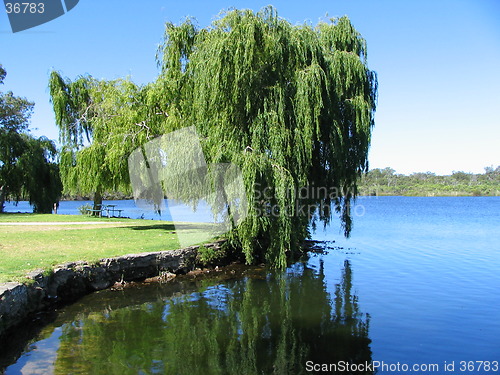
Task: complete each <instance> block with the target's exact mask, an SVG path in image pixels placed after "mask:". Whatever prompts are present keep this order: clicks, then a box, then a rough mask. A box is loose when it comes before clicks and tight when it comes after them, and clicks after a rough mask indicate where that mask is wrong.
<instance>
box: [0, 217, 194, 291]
mask: <svg viewBox="0 0 500 375" xmlns="http://www.w3.org/2000/svg"><path fill="white" fill-rule="evenodd" d="M63 221H64V222H81V221H92V222H96V223H99V224H90V225H85V224H81V225H80V224H76V225H69V224H66V225H64V224H61V225H29V223H30V222H63ZM6 222H17V223H19V222H25V223H28V225H0V283H1V282H7V281H21V282H22V281H26V280H27V279H26V277H25V275H26V273H27V272H29V271H31V270H35V269H50V268H52V267H53V266H54V265H57V264H61V263H65V262H70V261H77V260H85V261H89V262H94V261H98V260H99V259H102V258H108V257H115V256H120V255H125V254H131V253H141V252H149V251H163V250H173V249H178V248H179V242H178V239H177V233H176V232H175V227H174V225H173V224H172V223H170V222H165V221H153V220H130V219H119V218H118V219H107V218H102V219H100V218H93V217H87V216H81V215H42V214H0V223H6ZM198 228H199V225H198V226H196V225H194V224H193V225H192V227H190V225H185V226H183V228H182V229H180V230H181V231H183V232H184V233H185V234H190V233H196V232H199V229H198Z"/></svg>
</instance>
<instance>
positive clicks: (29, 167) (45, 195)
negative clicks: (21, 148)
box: [19, 134, 62, 213]
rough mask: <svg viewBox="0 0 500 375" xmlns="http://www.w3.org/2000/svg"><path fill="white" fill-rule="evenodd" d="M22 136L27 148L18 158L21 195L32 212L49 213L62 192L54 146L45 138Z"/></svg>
mask: <svg viewBox="0 0 500 375" xmlns="http://www.w3.org/2000/svg"><path fill="white" fill-rule="evenodd" d="M23 136H24V138H25V142H26V146H27V147H26V151H25V153H24V154H23V155H22V156H21V157H20V158H19V166H20V168H21V169H22V171H23V175H24V176H23V181H24V185H23V195H25V196H26V197H27V198H28V200H29V202H30V204H31V205H33V212H37V213H51V212H52V209H53V205H54V203H55V202H57V201H58V200H59V199H60V197H61V192H62V183H61V178H60V176H59V166H58V165H57V163H56V162H55V158H56V155H57V150H56V146H55V144H54V142H53V141H51V140H49V139H47V138H46V137H40V138H34V137H31V136H29V135H26V134H23Z"/></svg>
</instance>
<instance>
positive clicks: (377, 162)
mask: <svg viewBox="0 0 500 375" xmlns="http://www.w3.org/2000/svg"><path fill="white" fill-rule="evenodd" d="M268 4H272V5H274V6H275V7H276V8H277V9H278V12H279V15H280V16H281V17H283V18H285V19H287V20H288V21H290V22H291V23H293V24H297V23H303V22H304V21H308V22H310V23H312V24H316V23H317V22H318V20H320V19H324V17H325V15H326V14H328V16H330V17H333V16H343V15H348V16H349V18H350V19H351V21H352V22H353V24H354V25H355V27H356V28H357V29H358V30H359V31H360V32H361V34H362V35H363V36H364V37H365V39H366V40H367V42H368V63H369V66H370V68H371V69H373V70H375V71H377V73H378V77H379V103H378V110H377V113H376V118H375V119H376V125H375V128H374V131H373V137H372V146H371V150H370V155H369V160H370V167H371V168H384V167H392V168H394V169H396V171H397V172H398V173H412V172H425V171H431V172H435V173H438V174H449V173H451V172H452V171H454V170H455V171H458V170H463V171H468V172H476V173H479V172H483V168H484V167H486V166H490V165H494V166H497V165H500V146H499V144H500V1H497V0H439V1H437V0H432V1H428V0H419V1H417V0H414V1H402V0H397V1H396V0H393V1H392V0H391V1H389V0H366V1H365V0H329V1H313V0H310V1H290V0H288V1H281V0H280V1H274V2H270V1H269V0H268V1H233V0H212V1H198V0H197V1H190V0H186V1H178V0H176V1H171V0H168V1H167V0H163V1H160V0H148V1H144V2H140V1H123V0H121V1H117V0H106V1H102V0H101V1H97V0H80V2H79V4H78V5H77V6H76V7H75V8H74V9H73V10H71V11H70V12H68V13H67V14H66V15H64V16H62V17H59V18H57V19H55V20H53V21H51V22H48V23H46V24H44V25H41V26H38V27H36V28H33V29H30V30H26V31H23V32H19V33H16V34H13V33H12V32H11V29H10V26H9V23H8V18H7V14H6V12H5V11H4V8H0V63H1V64H2V65H3V66H4V68H5V69H6V70H7V78H6V81H5V84H4V85H3V87H2V86H0V90H2V91H7V90H12V91H13V92H14V94H16V95H19V96H24V97H27V98H28V99H30V100H32V101H34V102H35V103H36V105H35V113H34V115H33V117H32V121H31V126H32V127H33V128H36V130H34V131H33V133H34V134H36V135H46V136H47V137H49V138H52V139H57V138H58V131H57V128H56V126H55V124H54V115H53V113H52V109H51V105H50V103H49V93H48V89H47V83H48V76H49V73H50V71H51V70H52V69H56V70H59V71H61V72H62V73H63V74H64V75H65V76H68V77H70V78H72V79H73V78H75V77H76V76H77V75H80V74H84V73H89V74H91V75H93V76H95V77H97V78H105V79H113V78H119V77H125V76H130V77H131V78H132V80H133V81H135V82H136V83H147V82H150V81H152V80H154V79H155V77H156V75H157V73H158V70H157V68H156V63H155V52H156V48H157V46H158V44H159V43H160V41H161V38H162V34H163V27H164V23H165V22H166V21H172V22H174V23H179V22H181V21H182V20H183V19H184V18H185V17H186V16H192V17H195V18H196V19H197V20H198V23H199V25H200V26H201V27H205V26H207V25H209V24H210V22H211V21H212V19H213V18H214V16H216V15H217V14H218V13H219V12H220V10H222V9H227V8H230V7H236V8H250V9H253V10H259V9H261V8H262V7H263V6H266V5H268Z"/></svg>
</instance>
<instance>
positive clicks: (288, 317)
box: [6, 197, 500, 374]
mask: <svg viewBox="0 0 500 375" xmlns="http://www.w3.org/2000/svg"><path fill="white" fill-rule="evenodd" d="M83 203H85V202H77V203H75V202H61V206H60V212H61V213H63V212H66V211H64V210H66V209H67V210H68V211H71V210H76V208H77V206H79V205H81V204H83ZM107 203H109V202H107ZM116 204H117V205H119V206H122V207H121V208H125V207H126V206H127V205H130V208H129V211H128V212H127V215H126V216H130V217H132V218H137V217H140V216H141V215H142V214H143V213H141V212H139V211H137V212H136V211H131V210H132V209H133V206H132V205H133V203H130V202H123V201H118V202H116ZM66 205H67V207H66ZM70 205H71V207H70ZM21 208H22V207H21V206H18V207H17V208H15V209H10V208H9V210H11V211H17V210H20V211H21ZM499 212H500V197H425V198H424V197H361V198H360V199H358V201H357V204H356V207H355V217H354V228H353V232H352V236H351V238H350V239H345V238H343V237H342V236H341V233H340V231H339V228H338V222H336V221H334V222H333V223H332V225H331V226H330V227H329V228H326V229H325V230H323V229H322V228H318V229H317V231H316V233H314V235H313V238H314V239H316V240H322V241H335V242H331V243H329V248H328V249H327V250H328V251H327V253H326V254H314V255H312V256H311V257H310V258H309V259H307V260H304V261H301V262H298V263H295V264H293V265H291V266H290V267H289V268H288V269H287V271H286V272H280V273H275V272H270V271H268V270H266V269H263V268H259V267H254V268H247V269H243V270H240V269H235V270H228V271H225V272H223V273H224V277H220V278H207V279H201V280H186V281H183V282H177V281H176V282H173V283H170V284H153V285H145V284H140V285H137V286H134V287H130V288H126V289H124V290H122V291H111V290H107V291H101V292H98V293H95V294H92V295H89V296H86V297H84V298H83V299H82V300H80V301H78V302H77V303H75V304H73V305H71V306H68V307H65V308H63V309H61V310H59V311H57V312H55V313H53V314H52V315H51V316H50V319H49V320H50V322H49V323H48V324H46V325H44V326H43V328H39V329H38V331H39V333H38V335H37V336H36V337H35V338H34V339H32V340H31V341H30V342H29V343H28V344H26V346H25V350H24V352H23V354H22V355H21V356H20V357H19V359H18V360H17V362H16V363H14V364H12V365H11V366H9V367H8V368H7V369H6V374H20V373H22V374H39V373H57V374H67V373H73V374H114V373H116V374H161V373H171V374H202V373H203V374H240V373H241V374H259V373H262V374H269V373H272V372H275V373H278V374H301V373H312V370H324V369H326V367H322V366H323V365H324V366H329V367H328V370H334V369H335V366H337V373H340V372H342V373H348V372H347V371H342V369H345V366H346V365H347V363H349V364H350V365H351V366H352V364H358V365H361V364H365V363H367V364H372V365H373V363H375V364H377V365H378V369H377V373H382V374H385V373H387V374H389V373H408V372H415V373H420V374H429V373H443V372H448V373H450V374H459V373H460V374H492V373H498V371H500V368H499V363H498V361H500V216H499ZM144 217H146V218H154V217H147V216H144ZM221 273H222V272H221ZM26 335H27V334H26ZM20 336H23V334H21V333H20ZM27 336H29V335H27ZM342 366H344V367H342ZM436 366H437V367H436ZM351 369H352V367H351ZM359 369H361V370H366V371H361V372H357V373H373V371H372V370H373V368H371V367H370V366H368V368H367V369H365V368H361V367H360V368H359ZM334 372H335V371H332V373H334Z"/></svg>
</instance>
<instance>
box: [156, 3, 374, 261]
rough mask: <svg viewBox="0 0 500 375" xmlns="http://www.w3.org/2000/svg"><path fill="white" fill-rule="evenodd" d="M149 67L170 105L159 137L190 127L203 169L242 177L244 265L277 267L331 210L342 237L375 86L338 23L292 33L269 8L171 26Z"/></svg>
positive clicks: (351, 36)
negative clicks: (225, 168) (246, 209)
mask: <svg viewBox="0 0 500 375" xmlns="http://www.w3.org/2000/svg"><path fill="white" fill-rule="evenodd" d="M157 59H158V64H159V66H160V67H161V75H160V77H159V78H158V82H157V85H163V89H164V92H165V95H166V96H168V97H170V98H172V99H171V100H170V101H168V103H166V104H165V105H167V107H168V109H167V112H168V113H169V115H170V116H169V118H168V119H167V120H166V121H167V122H168V123H169V125H168V126H167V127H166V128H169V129H176V128H181V127H184V126H190V125H194V126H195V127H196V129H197V132H198V133H199V134H200V136H201V138H202V147H203V151H204V154H205V157H206V159H207V163H234V164H236V165H238V166H239V167H240V168H241V170H242V172H243V178H244V183H245V189H246V193H247V198H248V201H249V206H250V215H249V216H248V217H247V218H246V219H245V221H244V222H243V223H242V224H241V225H239V226H238V227H237V228H234V229H233V230H232V231H231V233H230V234H229V237H230V239H231V241H232V242H233V244H235V245H238V246H241V247H242V249H243V251H244V253H245V255H246V259H247V261H248V262H252V261H255V260H257V259H259V258H264V259H265V260H267V261H268V262H269V263H272V264H274V265H275V266H277V267H283V266H284V265H285V264H286V256H287V254H289V253H293V252H295V251H296V250H297V249H298V248H299V246H300V244H301V242H302V241H303V239H304V238H306V237H307V236H308V234H309V232H308V231H309V229H308V228H310V224H313V225H315V224H316V222H318V221H319V222H322V223H324V225H327V224H329V222H330V220H331V218H332V214H333V212H332V211H335V212H336V213H337V214H338V215H339V216H340V219H341V222H342V226H343V230H344V233H345V235H346V236H348V235H349V234H350V232H351V227H352V219H351V213H350V205H351V202H352V200H353V199H355V197H356V195H357V181H358V178H359V177H360V175H361V173H362V172H363V171H366V170H367V169H368V161H367V154H368V148H369V145H370V135H371V128H372V126H373V125H374V112H375V105H376V94H377V79H376V74H375V72H373V71H371V70H370V69H369V68H368V66H367V53H366V42H365V40H364V39H363V38H362V37H361V35H360V34H359V32H357V31H356V29H355V28H354V27H353V26H352V24H351V23H350V21H349V19H348V18H347V17H342V18H339V19H331V20H330V21H329V22H321V23H319V24H318V25H317V26H315V27H313V26H311V25H309V24H304V25H296V26H294V25H292V24H290V23H289V22H288V21H286V20H284V19H282V18H280V17H278V15H277V12H276V10H275V9H274V8H272V7H266V8H264V9H263V10H261V11H260V12H258V13H254V12H252V11H250V10H231V11H228V12H225V13H223V14H222V15H221V16H220V17H219V18H218V19H217V20H215V21H214V22H213V23H212V25H211V26H210V27H209V28H205V29H199V28H198V27H196V25H195V24H194V23H193V22H192V21H191V20H186V21H185V22H184V23H182V24H181V25H178V26H176V25H173V24H170V23H168V24H167V25H166V31H165V37H164V42H163V43H162V45H161V46H160V48H159V51H158V56H157ZM171 93H175V95H171ZM331 208H333V210H332V209H331Z"/></svg>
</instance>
